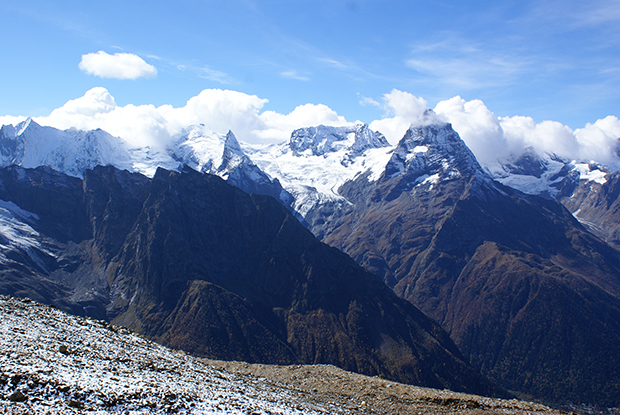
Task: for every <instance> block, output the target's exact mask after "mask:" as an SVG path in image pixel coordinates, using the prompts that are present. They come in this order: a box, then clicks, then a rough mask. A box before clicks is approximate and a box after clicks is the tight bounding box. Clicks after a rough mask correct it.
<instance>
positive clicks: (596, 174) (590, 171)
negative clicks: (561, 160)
mask: <svg viewBox="0 0 620 415" xmlns="http://www.w3.org/2000/svg"><path fill="white" fill-rule="evenodd" d="M573 165H574V166H575V170H577V171H578V172H579V177H580V179H581V180H587V181H589V182H596V183H598V184H605V183H607V177H606V176H607V173H606V172H605V171H603V170H601V169H600V168H598V166H597V165H596V163H592V164H590V163H577V162H575V161H573Z"/></svg>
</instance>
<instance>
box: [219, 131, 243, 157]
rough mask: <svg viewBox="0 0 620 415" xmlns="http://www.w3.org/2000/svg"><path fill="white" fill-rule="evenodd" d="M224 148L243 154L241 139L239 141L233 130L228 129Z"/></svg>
mask: <svg viewBox="0 0 620 415" xmlns="http://www.w3.org/2000/svg"><path fill="white" fill-rule="evenodd" d="M224 149H225V150H230V151H232V152H234V153H237V154H239V155H241V154H243V150H241V146H240V145H239V141H237V137H236V136H235V134H234V133H233V132H232V131H230V130H229V131H228V134H226V138H225V141H224Z"/></svg>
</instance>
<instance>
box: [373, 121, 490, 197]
mask: <svg viewBox="0 0 620 415" xmlns="http://www.w3.org/2000/svg"><path fill="white" fill-rule="evenodd" d="M402 174H404V175H406V176H407V180H408V181H409V182H411V183H418V184H421V183H422V184H424V183H429V184H430V185H431V186H432V185H434V184H436V183H437V182H438V181H441V180H452V179H457V178H460V177H467V176H471V175H475V174H477V175H480V176H487V174H486V173H485V172H484V171H483V169H482V167H481V166H480V164H479V163H478V161H477V160H476V157H475V156H474V154H473V153H472V152H471V150H470V149H469V148H468V147H467V145H466V144H465V142H464V141H463V140H462V139H461V137H460V136H459V135H458V133H457V132H456V131H454V130H453V129H452V125H451V124H447V123H445V124H440V123H437V124H429V125H424V126H411V127H410V128H409V129H408V130H407V132H406V133H405V136H404V137H403V138H402V139H401V140H400V142H399V143H398V145H397V146H396V148H395V150H394V152H393V154H392V157H391V158H390V161H389V162H388V164H387V166H386V169H385V174H384V178H385V179H390V178H393V177H396V176H399V175H402Z"/></svg>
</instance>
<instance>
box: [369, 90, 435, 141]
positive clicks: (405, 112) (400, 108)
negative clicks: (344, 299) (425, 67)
mask: <svg viewBox="0 0 620 415" xmlns="http://www.w3.org/2000/svg"><path fill="white" fill-rule="evenodd" d="M383 107H384V108H385V110H386V111H387V113H386V117H384V118H382V119H380V120H375V121H373V122H371V123H370V125H369V127H370V128H371V129H372V130H377V131H380V132H381V133H382V134H383V135H384V136H385V138H386V139H387V140H388V141H389V142H390V143H392V144H396V143H398V141H399V140H400V139H401V138H403V136H404V135H405V132H406V131H407V129H408V128H409V127H410V126H411V125H425V124H428V123H432V122H437V121H439V119H438V118H437V117H436V116H435V115H434V114H432V113H429V111H428V110H429V108H428V106H427V103H426V101H425V100H424V99H423V98H418V97H416V96H414V95H412V94H410V93H409V92H403V91H399V90H397V89H393V90H392V91H391V92H390V93H388V94H384V95H383Z"/></svg>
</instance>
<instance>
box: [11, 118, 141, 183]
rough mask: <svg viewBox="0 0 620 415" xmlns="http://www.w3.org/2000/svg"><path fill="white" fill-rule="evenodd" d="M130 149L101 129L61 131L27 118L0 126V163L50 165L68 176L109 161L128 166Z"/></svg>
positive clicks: (125, 167) (26, 165)
mask: <svg viewBox="0 0 620 415" xmlns="http://www.w3.org/2000/svg"><path fill="white" fill-rule="evenodd" d="M130 159H131V157H130V151H129V148H128V147H127V145H126V144H125V142H124V140H122V139H120V138H118V137H113V136H112V135H110V134H108V133H107V132H105V131H103V130H91V131H82V130H76V129H69V130H65V131H61V130H57V129H55V128H52V127H42V126H40V125H39V124H37V123H36V122H34V121H33V120H32V119H31V118H28V119H27V120H25V121H23V122H21V123H19V124H17V125H16V126H15V127H14V126H12V125H4V126H2V128H1V129H0V165H2V166H10V165H13V164H15V165H19V166H22V167H26V168H31V167H38V166H50V167H52V168H53V169H55V170H58V171H62V172H64V173H67V174H69V175H72V176H82V175H83V173H84V171H85V170H86V169H92V168H93V167H95V166H98V165H104V166H105V165H110V164H113V165H115V166H117V167H119V168H123V169H127V168H131V162H130Z"/></svg>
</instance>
